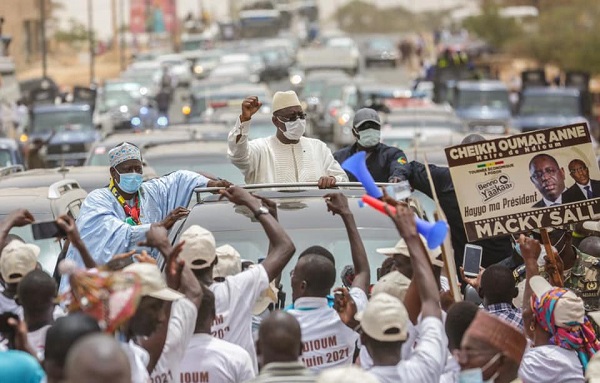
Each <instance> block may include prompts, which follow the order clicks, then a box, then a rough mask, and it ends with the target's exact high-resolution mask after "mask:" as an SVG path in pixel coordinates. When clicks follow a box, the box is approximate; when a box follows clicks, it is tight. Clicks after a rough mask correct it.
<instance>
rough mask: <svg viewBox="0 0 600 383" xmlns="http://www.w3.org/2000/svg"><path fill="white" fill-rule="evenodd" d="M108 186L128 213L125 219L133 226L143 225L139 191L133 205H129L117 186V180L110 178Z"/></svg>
mask: <svg viewBox="0 0 600 383" xmlns="http://www.w3.org/2000/svg"><path fill="white" fill-rule="evenodd" d="M108 188H109V189H110V192H111V193H112V194H113V195H114V196H115V198H116V199H117V201H119V204H120V205H121V207H122V208H123V210H124V211H125V214H127V218H126V219H125V222H126V223H128V224H130V225H131V226H137V225H141V224H142V223H141V222H140V199H139V191H138V192H137V194H136V195H135V197H134V204H133V206H129V205H128V204H127V201H125V198H123V196H122V195H121V194H120V193H119V191H118V190H117V187H116V186H115V181H114V180H113V179H112V178H111V179H110V183H109V184H108Z"/></svg>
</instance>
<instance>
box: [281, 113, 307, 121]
mask: <svg viewBox="0 0 600 383" xmlns="http://www.w3.org/2000/svg"><path fill="white" fill-rule="evenodd" d="M274 116H275V117H276V118H277V119H278V120H279V121H281V122H284V123H285V122H292V121H296V120H298V119H300V120H304V119H306V113H304V112H298V113H295V114H291V115H288V116H277V115H274Z"/></svg>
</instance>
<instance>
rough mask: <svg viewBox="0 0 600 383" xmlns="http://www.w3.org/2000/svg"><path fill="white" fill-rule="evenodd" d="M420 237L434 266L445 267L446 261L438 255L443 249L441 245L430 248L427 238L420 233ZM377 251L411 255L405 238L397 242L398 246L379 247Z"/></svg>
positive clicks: (387, 254)
mask: <svg viewBox="0 0 600 383" xmlns="http://www.w3.org/2000/svg"><path fill="white" fill-rule="evenodd" d="M419 237H420V238H421V241H422V242H423V245H424V246H425V250H427V253H429V259H430V260H431V263H432V264H433V265H434V266H439V267H444V262H442V261H440V260H439V259H437V257H439V256H440V254H442V249H440V247H439V246H438V247H436V248H435V249H433V250H431V249H429V247H427V240H426V239H425V237H423V236H422V235H421V234H419ZM377 252H378V253H379V254H383V255H386V256H388V257H391V256H393V255H394V254H402V255H404V256H405V257H410V253H409V251H408V246H407V245H406V241H405V240H404V238H401V239H400V240H399V241H398V243H396V246H394V247H386V248H381V249H377Z"/></svg>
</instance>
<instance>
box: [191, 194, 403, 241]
mask: <svg viewBox="0 0 600 383" xmlns="http://www.w3.org/2000/svg"><path fill="white" fill-rule="evenodd" d="M339 191H341V192H342V193H344V194H345V195H346V196H347V197H348V198H349V202H348V205H349V206H350V209H351V210H352V212H353V213H354V215H355V218H356V221H357V223H358V224H359V226H360V224H361V222H362V223H364V222H365V221H367V220H368V222H369V227H372V228H386V229H390V228H393V225H392V224H391V221H390V219H389V218H388V217H386V216H385V215H384V214H381V213H379V212H376V211H375V210H373V209H371V208H362V209H361V208H359V206H358V200H359V199H360V197H362V195H364V189H362V188H360V189H340V190H339ZM328 193H331V190H314V189H311V190H298V191H294V190H289V189H284V190H282V191H266V190H265V191H259V192H256V193H255V194H256V195H260V196H264V197H266V198H269V199H271V200H274V201H276V202H277V203H278V211H277V216H278V220H279V222H281V224H282V225H283V226H284V227H285V228H286V229H319V228H331V227H339V226H340V223H339V217H336V216H332V215H331V214H329V213H328V212H327V209H326V207H325V202H324V200H323V196H324V195H325V194H328ZM218 198H219V196H213V195H211V196H208V197H206V198H205V199H204V201H203V202H202V203H199V204H196V205H194V206H193V207H192V209H191V211H190V214H189V216H188V218H187V220H186V222H185V223H184V225H183V227H184V230H185V229H186V228H187V227H189V226H190V225H193V224H199V225H200V226H202V227H204V228H206V229H207V230H210V231H211V232H226V231H240V230H257V229H258V230H262V229H261V228H260V225H258V226H257V222H252V221H251V220H250V219H248V218H246V217H245V216H244V213H246V214H250V212H249V211H246V209H242V208H240V207H236V206H234V205H233V204H232V203H231V202H229V201H227V200H222V201H218ZM290 210H293V211H294V212H295V213H296V214H290Z"/></svg>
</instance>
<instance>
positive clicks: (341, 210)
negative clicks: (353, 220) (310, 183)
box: [323, 193, 352, 215]
mask: <svg viewBox="0 0 600 383" xmlns="http://www.w3.org/2000/svg"><path fill="white" fill-rule="evenodd" d="M323 198H325V203H326V204H327V211H329V212H331V214H333V215H336V214H338V215H346V214H351V213H352V212H351V211H350V207H349V206H348V198H346V196H345V195H343V194H342V193H330V194H325V195H324V196H323Z"/></svg>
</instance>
